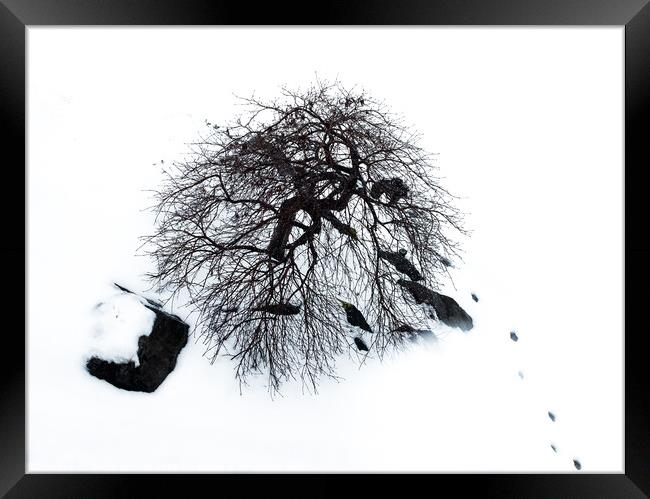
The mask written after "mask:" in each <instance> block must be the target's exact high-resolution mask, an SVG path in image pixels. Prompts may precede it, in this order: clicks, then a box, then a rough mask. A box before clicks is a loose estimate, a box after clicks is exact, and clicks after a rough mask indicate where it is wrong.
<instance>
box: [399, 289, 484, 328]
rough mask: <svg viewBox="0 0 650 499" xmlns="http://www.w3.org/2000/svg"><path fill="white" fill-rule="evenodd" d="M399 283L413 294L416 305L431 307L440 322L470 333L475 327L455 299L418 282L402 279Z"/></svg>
mask: <svg viewBox="0 0 650 499" xmlns="http://www.w3.org/2000/svg"><path fill="white" fill-rule="evenodd" d="M397 283H398V284H399V285H400V286H402V287H403V288H405V289H406V290H407V291H408V292H409V293H410V294H411V296H412V297H413V298H414V299H415V302H416V303H423V304H426V305H429V306H431V307H432V308H433V310H434V311H435V313H436V318H437V319H438V320H439V321H442V322H444V323H445V324H447V325H448V326H451V327H457V328H460V329H462V330H463V331H469V330H470V329H472V327H474V322H473V321H472V318H471V317H470V316H469V314H468V313H467V312H465V310H463V309H462V307H461V306H460V305H459V304H458V303H457V302H456V300H454V299H453V298H451V297H449V296H446V295H443V294H440V293H437V292H435V291H433V290H432V289H429V288H427V287H426V286H423V285H422V284H420V283H417V282H413V281H407V280H405V279H400V280H399V281H397Z"/></svg>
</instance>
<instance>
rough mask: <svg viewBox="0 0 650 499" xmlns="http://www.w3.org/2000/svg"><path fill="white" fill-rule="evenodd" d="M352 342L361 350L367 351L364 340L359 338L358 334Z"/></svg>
mask: <svg viewBox="0 0 650 499" xmlns="http://www.w3.org/2000/svg"><path fill="white" fill-rule="evenodd" d="M354 344H355V345H356V346H357V348H358V349H359V350H361V351H362V352H367V351H368V345H366V342H365V341H363V340H362V339H361V338H359V337H358V336H357V337H355V338H354Z"/></svg>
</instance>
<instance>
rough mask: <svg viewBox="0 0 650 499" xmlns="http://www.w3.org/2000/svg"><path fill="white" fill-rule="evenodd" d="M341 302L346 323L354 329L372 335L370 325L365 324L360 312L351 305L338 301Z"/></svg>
mask: <svg viewBox="0 0 650 499" xmlns="http://www.w3.org/2000/svg"><path fill="white" fill-rule="evenodd" d="M339 301H340V302H341V305H342V306H343V310H345V315H346V317H347V319H348V322H349V323H350V324H351V325H353V326H356V327H360V328H361V329H363V330H364V331H368V332H369V333H372V329H371V328H370V325H369V324H368V322H366V318H365V317H364V316H363V314H362V313H361V311H360V310H359V309H358V308H357V307H355V306H354V305H352V303H348V302H346V301H343V300H339Z"/></svg>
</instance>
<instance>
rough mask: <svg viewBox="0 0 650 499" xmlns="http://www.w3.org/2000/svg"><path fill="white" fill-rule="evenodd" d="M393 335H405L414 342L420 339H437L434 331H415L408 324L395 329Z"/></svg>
mask: <svg viewBox="0 0 650 499" xmlns="http://www.w3.org/2000/svg"><path fill="white" fill-rule="evenodd" d="M393 333H397V334H403V335H405V336H406V337H408V338H409V339H410V340H413V341H415V340H417V339H418V338H425V339H434V338H435V337H436V335H435V334H433V331H431V330H429V329H415V328H414V327H413V326H409V325H408V324H402V325H401V326H399V327H397V328H395V329H393Z"/></svg>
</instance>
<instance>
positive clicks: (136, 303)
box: [87, 291, 156, 366]
mask: <svg viewBox="0 0 650 499" xmlns="http://www.w3.org/2000/svg"><path fill="white" fill-rule="evenodd" d="M145 303H146V301H145V300H144V299H143V298H141V297H139V296H137V295H135V294H131V293H125V292H121V291H117V292H115V291H113V293H112V294H110V295H107V296H106V298H104V299H102V300H101V301H100V302H99V303H97V305H95V306H94V307H93V308H92V310H91V312H90V313H91V315H92V318H93V322H94V326H93V328H92V329H91V330H90V338H89V340H90V341H89V346H88V353H87V357H88V358H90V357H92V356H96V357H99V358H100V359H104V360H109V361H113V362H117V363H122V362H129V361H133V362H134V363H135V365H136V366H138V365H140V359H139V358H138V353H137V350H138V338H140V336H148V335H149V334H150V333H151V328H152V327H153V323H154V320H155V319H156V314H155V313H154V312H153V311H151V310H149V309H148V308H146V307H145V306H144V304H145Z"/></svg>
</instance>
